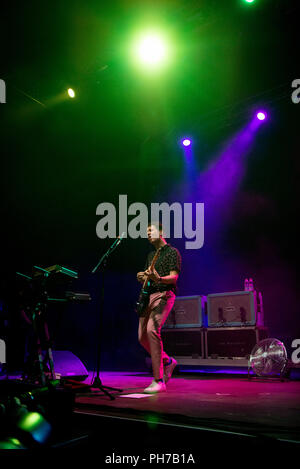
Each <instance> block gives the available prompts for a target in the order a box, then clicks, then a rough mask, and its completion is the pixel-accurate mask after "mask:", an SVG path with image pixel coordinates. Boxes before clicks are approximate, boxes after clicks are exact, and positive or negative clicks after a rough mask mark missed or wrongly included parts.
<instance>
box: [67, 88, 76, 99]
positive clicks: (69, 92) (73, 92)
mask: <svg viewBox="0 0 300 469" xmlns="http://www.w3.org/2000/svg"><path fill="white" fill-rule="evenodd" d="M68 95H69V96H70V98H75V91H74V90H72V88H69V89H68Z"/></svg>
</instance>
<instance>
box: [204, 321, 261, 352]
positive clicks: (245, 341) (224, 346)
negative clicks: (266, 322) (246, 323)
mask: <svg viewBox="0 0 300 469" xmlns="http://www.w3.org/2000/svg"><path fill="white" fill-rule="evenodd" d="M205 334H206V340H205V345H206V357H207V358H247V359H248V358H249V356H250V354H251V351H252V349H253V347H254V346H255V345H256V344H257V343H258V342H260V341H261V340H263V339H266V338H267V337H268V330H267V328H265V327H228V328H227V327H226V328H225V327H224V328H222V329H220V328H208V329H207V330H206V332H205Z"/></svg>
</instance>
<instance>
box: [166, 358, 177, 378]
mask: <svg viewBox="0 0 300 469" xmlns="http://www.w3.org/2000/svg"><path fill="white" fill-rule="evenodd" d="M171 360H172V361H171V363H170V365H165V366H164V382H165V383H167V382H168V381H169V379H170V378H171V376H172V373H173V371H174V368H175V367H176V366H177V361H176V360H175V358H171Z"/></svg>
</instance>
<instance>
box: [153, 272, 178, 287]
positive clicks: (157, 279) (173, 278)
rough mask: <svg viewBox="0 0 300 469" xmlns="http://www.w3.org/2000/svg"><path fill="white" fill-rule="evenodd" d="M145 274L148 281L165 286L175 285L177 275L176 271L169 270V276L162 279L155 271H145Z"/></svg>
mask: <svg viewBox="0 0 300 469" xmlns="http://www.w3.org/2000/svg"><path fill="white" fill-rule="evenodd" d="M145 274H146V275H147V276H148V278H149V279H150V280H154V282H156V283H163V284H165V285H170V284H174V285H175V284H176V282H177V279H178V276H179V273H178V272H177V270H171V271H170V273H169V275H165V276H164V277H160V276H159V275H158V273H157V271H156V270H155V269H153V270H152V271H150V270H149V269H147V270H146V271H145Z"/></svg>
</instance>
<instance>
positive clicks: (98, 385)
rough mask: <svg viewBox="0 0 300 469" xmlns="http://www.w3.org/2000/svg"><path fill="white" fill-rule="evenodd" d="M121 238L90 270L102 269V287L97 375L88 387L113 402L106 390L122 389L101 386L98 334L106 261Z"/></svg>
mask: <svg viewBox="0 0 300 469" xmlns="http://www.w3.org/2000/svg"><path fill="white" fill-rule="evenodd" d="M121 240H122V238H121V239H120V238H118V239H116V241H115V242H114V243H113V244H112V245H111V246H110V247H109V249H108V250H107V252H106V253H105V254H104V255H103V256H102V257H101V259H100V260H99V262H98V264H97V265H96V266H95V267H94V269H93V270H92V273H93V274H94V273H96V271H97V270H98V269H100V268H102V285H101V294H100V314H99V332H98V346H97V349H98V350H97V374H96V377H95V379H94V381H93V383H92V384H91V385H90V387H91V388H97V389H99V390H100V391H102V392H103V393H104V394H106V395H107V396H108V397H109V398H110V399H111V400H114V399H115V397H114V396H113V395H112V394H110V393H109V391H108V390H110V391H118V392H122V391H123V389H118V388H112V387H110V386H103V385H102V382H101V379H100V356H101V347H100V334H101V311H103V306H104V272H105V269H106V266H107V260H108V257H109V256H110V254H111V253H112V252H113V251H114V250H115V249H116V248H117V246H119V244H120V243H121Z"/></svg>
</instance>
